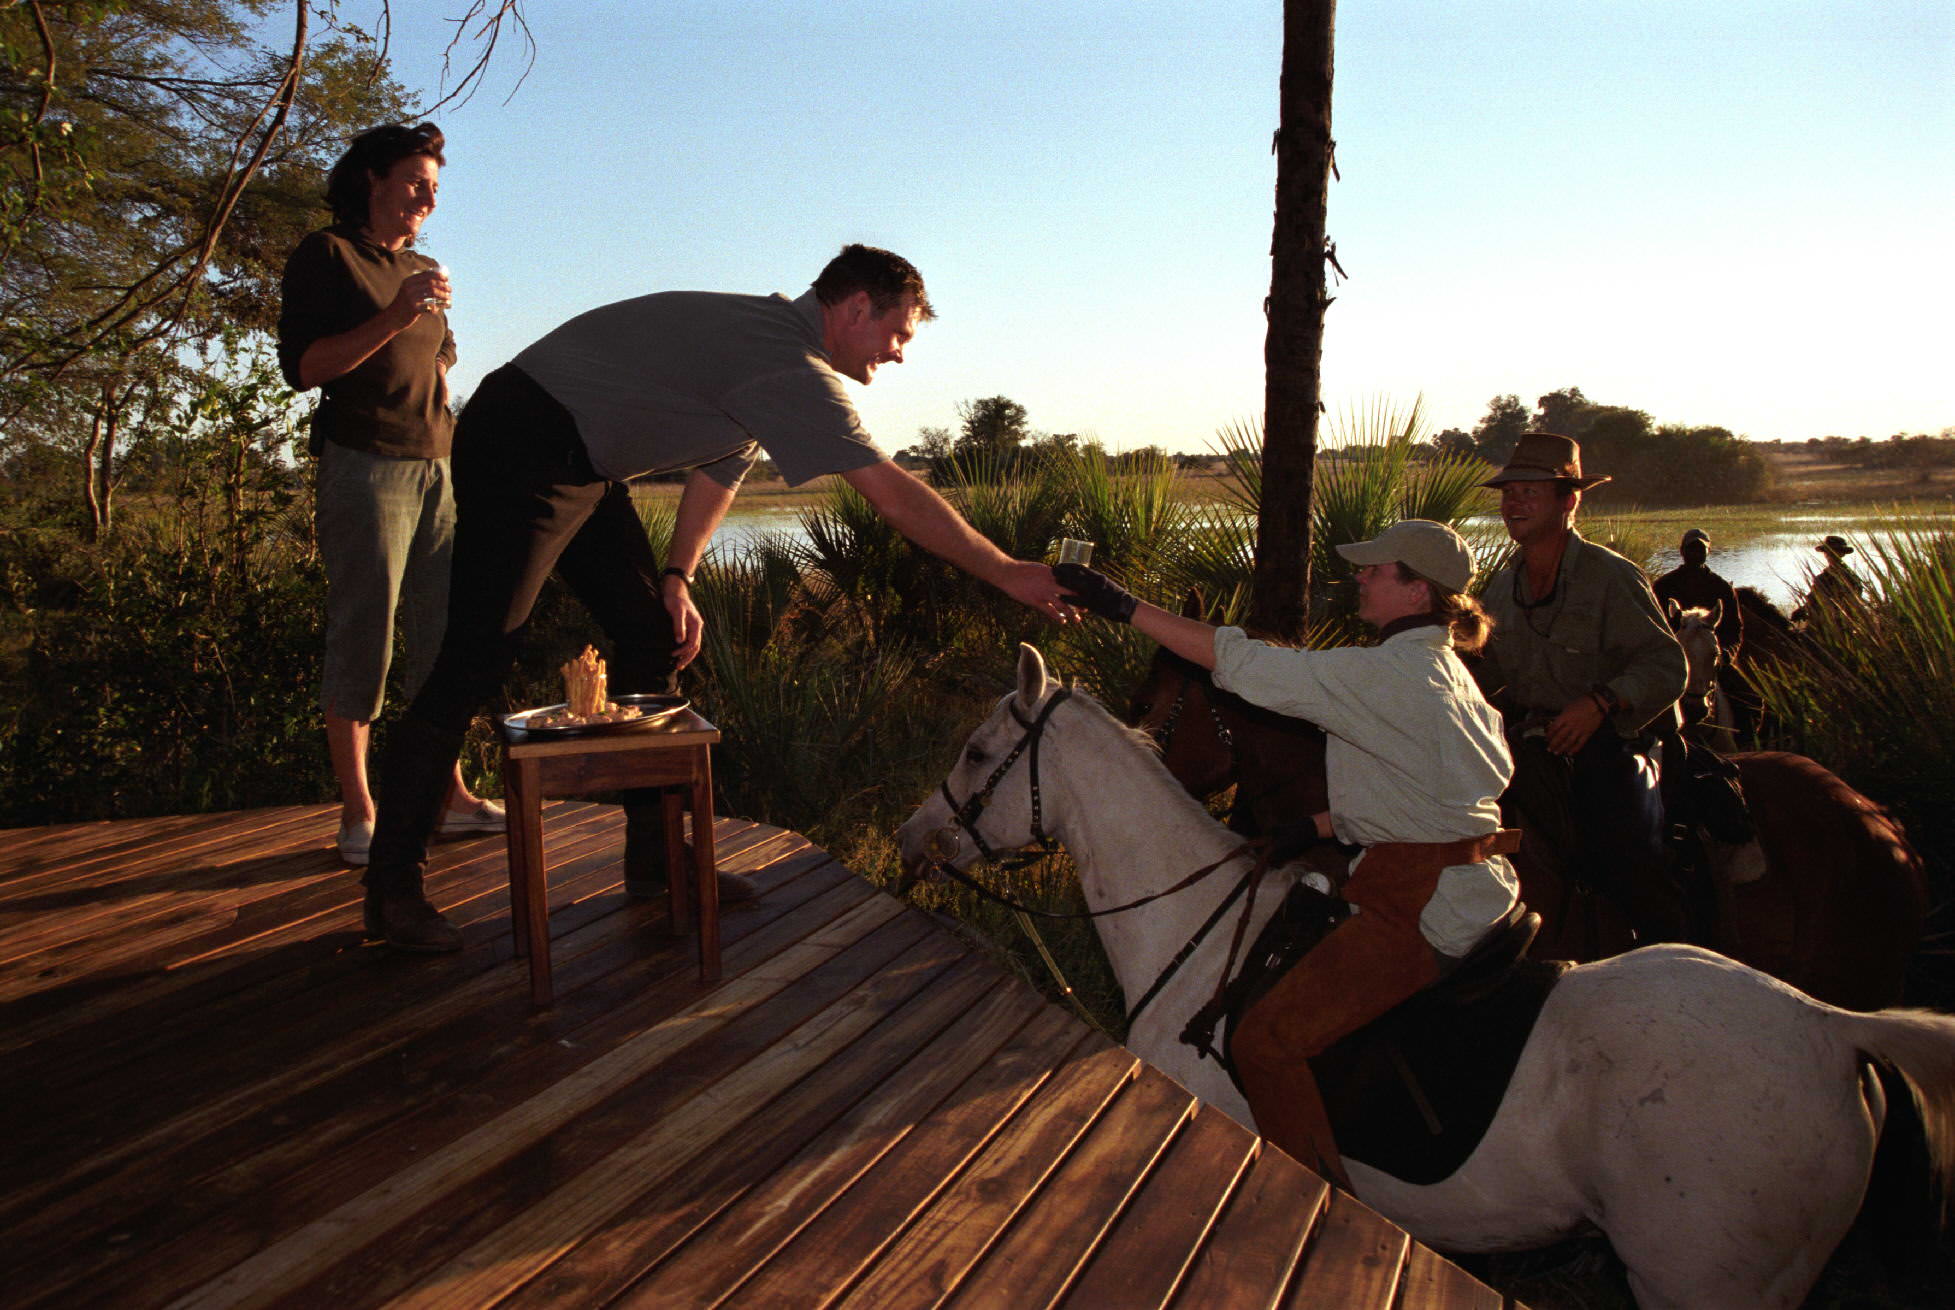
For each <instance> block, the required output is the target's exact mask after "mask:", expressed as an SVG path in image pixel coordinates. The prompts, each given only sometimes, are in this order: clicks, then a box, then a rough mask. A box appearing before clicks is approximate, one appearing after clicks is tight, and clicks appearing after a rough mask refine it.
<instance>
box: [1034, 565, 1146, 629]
mask: <svg viewBox="0 0 1955 1310" xmlns="http://www.w3.org/2000/svg"><path fill="white" fill-rule="evenodd" d="M1052 576H1053V577H1055V578H1057V579H1058V580H1059V585H1060V586H1062V587H1064V588H1065V589H1066V591H1067V593H1068V594H1067V596H1066V597H1065V600H1066V603H1067V604H1068V605H1077V606H1079V607H1080V608H1081V609H1084V610H1086V611H1088V612H1089V613H1092V614H1097V615H1099V616H1100V617H1101V618H1103V619H1111V620H1112V621H1113V622H1115V623H1132V622H1133V621H1134V609H1135V607H1136V606H1138V605H1139V604H1140V598H1139V597H1137V596H1135V595H1134V594H1133V593H1132V592H1131V591H1128V590H1127V589H1126V588H1125V587H1123V586H1121V585H1120V584H1119V583H1117V582H1115V581H1114V580H1113V579H1112V578H1109V577H1108V576H1107V575H1106V574H1104V573H1101V572H1099V571H1098V570H1096V569H1089V568H1087V567H1086V566H1085V565H1084V564H1061V565H1059V566H1058V567H1057V568H1055V569H1053V570H1052Z"/></svg>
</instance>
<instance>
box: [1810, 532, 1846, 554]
mask: <svg viewBox="0 0 1955 1310" xmlns="http://www.w3.org/2000/svg"><path fill="white" fill-rule="evenodd" d="M1813 549H1814V550H1816V551H1818V552H1819V553H1820V554H1822V555H1831V556H1832V557H1833V558H1834V559H1844V558H1846V557H1847V556H1848V555H1851V554H1852V553H1853V547H1851V546H1849V545H1847V544H1846V538H1845V537H1833V536H1829V537H1827V538H1826V540H1824V541H1822V542H1820V543H1819V544H1818V545H1816V546H1814V547H1813Z"/></svg>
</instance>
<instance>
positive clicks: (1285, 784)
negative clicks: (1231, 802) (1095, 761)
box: [1127, 610, 1330, 835]
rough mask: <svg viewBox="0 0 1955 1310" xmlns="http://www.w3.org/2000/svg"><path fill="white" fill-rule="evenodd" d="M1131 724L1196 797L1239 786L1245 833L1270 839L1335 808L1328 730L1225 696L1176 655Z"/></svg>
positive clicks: (1158, 673) (1159, 658) (1148, 682)
mask: <svg viewBox="0 0 1955 1310" xmlns="http://www.w3.org/2000/svg"><path fill="white" fill-rule="evenodd" d="M1185 612H1186V611H1185V610H1184V613H1185ZM1127 721H1128V722H1129V723H1132V724H1133V725H1134V726H1136V727H1138V728H1140V729H1142V730H1144V731H1145V732H1146V733H1147V734H1148V735H1149V736H1151V737H1153V738H1154V740H1155V741H1156V743H1158V744H1159V746H1160V748H1161V762H1162V763H1163V764H1165V765H1166V766H1167V769H1168V772H1169V773H1171V774H1173V775H1174V777H1175V780H1176V781H1177V782H1179V783H1180V784H1181V785H1182V786H1183V787H1185V788H1187V790H1188V791H1189V792H1190V793H1191V794H1193V795H1195V796H1199V797H1202V798H1204V799H1206V798H1208V797H1210V796H1214V795H1216V794H1218V793H1220V792H1222V791H1224V790H1226V789H1227V788H1228V787H1230V786H1231V785H1234V786H1236V788H1237V791H1236V807H1235V812H1236V819H1235V820H1234V821H1233V826H1235V827H1236V828H1237V829H1238V830H1240V831H1244V832H1250V833H1259V834H1264V835H1267V834H1269V833H1271V832H1273V831H1274V830H1275V828H1276V826H1277V825H1278V824H1279V823H1285V822H1293V821H1295V820H1296V819H1298V818H1301V817H1304V816H1307V815H1311V814H1316V813H1318V812H1319V811H1321V810H1326V809H1329V808H1330V789H1329V783H1328V782H1327V781H1326V778H1325V773H1324V734H1323V732H1322V731H1321V730H1320V729H1318V728H1317V727H1316V726H1315V725H1314V724H1310V723H1306V722H1304V721H1303V720H1301V719H1292V718H1287V717H1285V716H1284V715H1281V714H1277V713H1275V712H1274V711H1271V710H1266V709H1264V708H1262V707H1261V706H1259V705H1252V704H1250V703H1249V702H1248V701H1246V700H1243V699H1242V698H1241V697H1240V696H1237V695H1235V694H1233V693H1232V692H1228V691H1224V690H1222V689H1221V688H1219V687H1217V686H1216V685H1215V679H1214V677H1213V676H1212V675H1211V674H1210V673H1209V672H1208V670H1206V669H1204V668H1202V667H1201V666H1200V665H1198V664H1195V663H1194V662H1192V661H1190V660H1185V659H1183V658H1181V657H1180V656H1179V655H1176V654H1174V653H1173V652H1172V651H1169V650H1166V649H1162V650H1157V651H1156V652H1155V653H1154V660H1153V663H1152V664H1150V665H1149V666H1148V670H1147V676H1146V678H1145V679H1143V680H1142V682H1141V684H1140V686H1139V687H1138V688H1136V689H1135V691H1134V694H1133V698H1132V701H1131V704H1130V708H1129V713H1128V719H1127Z"/></svg>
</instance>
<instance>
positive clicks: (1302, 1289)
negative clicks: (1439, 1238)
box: [1283, 1189, 1412, 1310]
mask: <svg viewBox="0 0 1955 1310" xmlns="http://www.w3.org/2000/svg"><path fill="white" fill-rule="evenodd" d="M1411 1250H1412V1239H1411V1238H1409V1237H1407V1236H1406V1235H1405V1230H1404V1229H1402V1228H1399V1227H1397V1226H1395V1225H1393V1224H1391V1223H1389V1222H1387V1221H1386V1220H1385V1219H1383V1218H1382V1217H1380V1215H1379V1214H1378V1212H1377V1211H1376V1210H1373V1209H1372V1208H1371V1207H1370V1206H1368V1205H1366V1204H1364V1203H1363V1202H1362V1201H1360V1200H1358V1199H1357V1198H1356V1197H1354V1196H1352V1195H1351V1194H1350V1193H1349V1192H1340V1191H1337V1190H1335V1189H1333V1190H1332V1192H1331V1198H1330V1208H1329V1210H1328V1211H1327V1212H1326V1214H1325V1215H1324V1218H1323V1220H1322V1221H1321V1222H1320V1223H1319V1224H1318V1225H1317V1231H1316V1232H1315V1233H1314V1234H1313V1235H1312V1236H1311V1239H1310V1247H1309V1250H1308V1252H1307V1253H1306V1255H1305V1259H1304V1264H1303V1268H1302V1270H1300V1271H1299V1273H1298V1275H1297V1278H1296V1280H1295V1281H1294V1282H1293V1283H1292V1284H1291V1285H1290V1290H1289V1292H1288V1294H1287V1295H1286V1296H1285V1297H1284V1299H1283V1304H1284V1305H1285V1306H1292V1307H1296V1308H1297V1310H1307V1308H1309V1307H1316V1306H1325V1305H1335V1306H1343V1307H1348V1310H1392V1307H1393V1306H1394V1304H1395V1303H1396V1301H1397V1298H1398V1293H1399V1279H1400V1276H1401V1275H1402V1274H1403V1273H1404V1270H1405V1261H1406V1257H1407V1256H1409V1255H1410V1254H1411Z"/></svg>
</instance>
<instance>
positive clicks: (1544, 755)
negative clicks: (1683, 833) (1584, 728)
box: [1501, 724, 1687, 946]
mask: <svg viewBox="0 0 1955 1310" xmlns="http://www.w3.org/2000/svg"><path fill="white" fill-rule="evenodd" d="M1510 741H1511V742H1512V745H1513V748H1514V778H1513V781H1512V782H1511V783H1510V784H1509V785H1508V788H1507V794H1506V796H1504V797H1503V798H1502V800H1501V809H1502V811H1503V813H1508V814H1510V816H1511V817H1510V819H1509V822H1510V823H1512V824H1514V825H1515V826H1524V827H1529V828H1533V829H1535V830H1536V831H1537V832H1538V833H1539V834H1540V835H1541V836H1543V837H1545V838H1547V840H1548V841H1549V843H1550V844H1551V845H1552V846H1553V847H1554V849H1555V850H1556V851H1557V852H1558V853H1559V854H1560V855H1561V856H1562V858H1563V859H1564V860H1566V862H1567V871H1568V874H1569V876H1571V877H1573V878H1574V879H1575V880H1576V881H1578V882H1580V883H1582V884H1584V885H1586V886H1588V887H1592V888H1593V889H1595V890H1596V891H1598V892H1600V893H1601V894H1602V895H1604V896H1606V897H1608V898H1609V900H1610V901H1612V902H1614V903H1615V905H1616V906H1617V907H1618V908H1619V909H1620V910H1621V911H1622V913H1623V915H1624V916H1625V917H1626V918H1627V919H1628V920H1629V924H1630V927H1631V928H1633V929H1634V930H1635V932H1636V938H1637V941H1638V943H1639V944H1640V945H1644V946H1647V945H1650V944H1652V943H1654V942H1668V941H1682V940H1685V937H1686V932H1687V920H1686V917H1685V914H1684V905H1683V895H1682V893H1681V891H1680V890H1679V889H1678V886H1677V880H1676V878H1675V877H1674V876H1673V875H1672V874H1671V872H1670V869H1669V864H1668V861H1667V859H1666V857H1665V853H1664V844H1663V837H1664V823H1665V818H1664V812H1663V793H1662V789H1661V786H1660V783H1661V779H1662V774H1661V770H1660V768H1659V766H1658V761H1657V751H1658V748H1657V746H1656V744H1655V743H1654V742H1653V741H1646V740H1644V739H1643V738H1624V737H1622V736H1620V735H1619V734H1617V733H1616V732H1614V731H1612V730H1611V729H1610V728H1609V726H1608V725H1607V724H1604V725H1603V726H1602V728H1601V730H1600V731H1598V732H1597V733H1596V734H1595V735H1594V736H1592V737H1590V738H1589V739H1588V741H1587V742H1586V743H1585V744H1584V745H1583V746H1582V748H1581V750H1579V751H1577V752H1576V753H1575V755H1574V756H1573V758H1566V757H1563V756H1559V755H1550V754H1549V753H1548V751H1547V748H1546V747H1545V746H1544V745H1542V743H1541V742H1540V740H1539V739H1538V738H1527V737H1523V738H1521V739H1519V740H1512V739H1511V738H1510Z"/></svg>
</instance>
